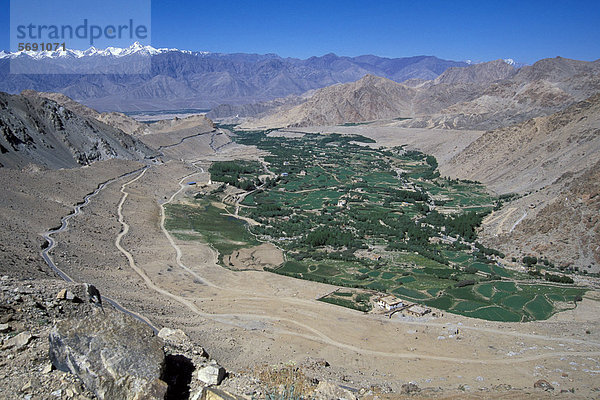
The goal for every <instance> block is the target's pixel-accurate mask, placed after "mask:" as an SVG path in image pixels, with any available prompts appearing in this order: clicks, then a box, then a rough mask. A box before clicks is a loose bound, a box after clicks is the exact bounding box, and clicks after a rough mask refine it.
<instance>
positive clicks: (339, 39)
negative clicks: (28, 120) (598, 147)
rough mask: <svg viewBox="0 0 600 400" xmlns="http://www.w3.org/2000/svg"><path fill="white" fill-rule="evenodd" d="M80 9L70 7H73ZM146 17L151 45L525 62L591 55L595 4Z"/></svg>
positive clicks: (0, 5)
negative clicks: (149, 22)
mask: <svg viewBox="0 0 600 400" xmlns="http://www.w3.org/2000/svg"><path fill="white" fill-rule="evenodd" d="M33 1H35V0H33ZM98 1H99V0H98ZM44 3H52V2H48V1H47V0H46V1H44ZM85 3H86V2H85V1H77V2H74V1H71V4H72V5H75V4H76V5H77V7H78V9H79V10H82V9H83V10H86V7H87V6H86V5H85ZM96 4H98V3H96ZM90 10H91V8H90ZM111 11H112V12H114V13H115V15H118V12H119V11H118V10H111ZM151 11H152V26H151V28H152V29H151V34H152V45H153V46H155V47H177V48H181V49H187V50H205V51H211V52H223V53H233V52H243V53H260V54H264V53H276V54H279V55H281V56H284V57H299V58H307V57H310V56H313V55H323V54H326V53H330V52H333V53H336V54H338V55H348V56H355V55H360V54H375V55H379V56H387V57H406V56H413V55H423V54H424V55H435V56H438V57H440V58H445V59H452V60H467V59H470V60H473V61H488V60H494V59H498V58H514V59H515V60H517V61H520V62H524V63H533V62H535V61H537V60H539V59H541V58H547V57H555V56H562V57H568V58H575V59H580V60H595V59H598V58H600V23H599V20H600V1H597V0H596V1H576V0H574V1H564V0H555V1H547V0H546V1H527V0H521V1H513V0H508V1H506V0H505V1H460V0H445V1H435V0H432V1H427V0H413V1H405V0H396V1H387V0H380V1H352V0H346V1H328V0H320V1H313V0H305V1H285V0H279V1H272V0H258V1H256V0H255V1H210V2H207V1H190V0H180V1H176V2H175V1H161V0H154V1H152V10H151ZM9 15H10V13H9V1H8V0H0V49H9V47H10V43H9V22H10V18H9Z"/></svg>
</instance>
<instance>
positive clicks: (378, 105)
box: [256, 75, 415, 127]
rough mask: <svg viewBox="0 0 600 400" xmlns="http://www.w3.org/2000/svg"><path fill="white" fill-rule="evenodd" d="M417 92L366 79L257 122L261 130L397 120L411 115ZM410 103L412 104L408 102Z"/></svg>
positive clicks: (318, 93) (321, 92)
mask: <svg viewBox="0 0 600 400" xmlns="http://www.w3.org/2000/svg"><path fill="white" fill-rule="evenodd" d="M414 95H415V93H414V89H412V88H408V87H406V86H403V85H401V84H398V83H396V82H393V81H391V80H389V79H385V78H380V77H376V76H373V75H366V76H365V77H363V78H362V79H360V80H358V81H356V82H353V83H346V84H340V85H334V86H330V87H327V88H324V89H321V90H318V91H316V92H315V94H314V95H313V96H312V97H311V98H310V99H309V100H307V101H306V102H305V103H303V104H301V105H299V106H296V107H293V108H292V109H290V110H285V111H280V112H278V113H276V114H274V115H271V116H266V117H264V118H262V119H260V120H259V121H257V122H256V125H257V126H260V125H265V126H278V127H282V126H309V125H337V124H341V123H344V122H353V121H371V120H375V119H383V118H395V117H397V116H401V115H406V114H408V113H410V112H411V103H410V99H411V98H412V97H414ZM404 99H408V100H404Z"/></svg>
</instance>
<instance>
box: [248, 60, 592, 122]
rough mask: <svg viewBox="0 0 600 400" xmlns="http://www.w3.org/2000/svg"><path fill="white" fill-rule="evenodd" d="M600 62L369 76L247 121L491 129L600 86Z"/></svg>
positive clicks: (564, 103) (550, 62)
mask: <svg viewBox="0 0 600 400" xmlns="http://www.w3.org/2000/svg"><path fill="white" fill-rule="evenodd" d="M599 74H600V61H596V62H584V61H576V60H568V59H564V58H556V59H547V60H541V61H539V62H537V63H536V64H534V65H533V66H530V67H522V68H521V69H518V70H517V69H515V68H514V67H513V66H511V65H508V64H507V63H505V62H504V61H502V60H498V61H492V62H489V63H483V64H476V65H472V66H469V67H465V68H450V69H448V70H446V71H445V72H444V73H442V74H441V75H440V76H439V77H437V78H436V79H434V80H430V81H420V80H416V81H415V80H413V81H411V82H407V84H399V83H396V82H393V81H390V80H386V79H383V78H378V77H374V76H371V75H368V76H366V77H364V78H363V79H360V80H359V81H357V82H354V83H349V84H343V85H334V86H331V87H328V88H324V89H320V90H318V91H316V92H315V94H314V95H313V96H312V97H311V98H310V99H308V100H307V101H306V102H305V103H303V104H301V105H298V106H296V107H293V108H291V109H285V110H280V111H277V112H274V113H273V114H271V115H268V116H265V117H262V118H258V119H256V120H250V121H248V122H247V123H245V124H243V125H242V127H247V128H256V127H261V126H263V127H288V126H310V125H335V124H342V123H357V122H365V121H371V120H375V119H396V118H410V119H409V120H405V121H400V122H397V123H396V124H397V125H398V126H402V127H413V128H449V129H479V130H482V129H493V128H498V127H503V126H508V125H511V124H514V123H519V122H523V121H526V120H528V119H530V118H533V117H537V116H543V115H549V114H551V113H553V112H556V111H559V110H562V109H563V108H565V107H567V106H569V105H570V104H573V103H575V102H577V101H581V100H584V99H585V98H587V97H589V96H591V95H592V94H594V93H596V92H597V91H599V90H600V75H599Z"/></svg>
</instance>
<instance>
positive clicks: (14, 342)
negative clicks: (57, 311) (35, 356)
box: [2, 332, 33, 350]
mask: <svg viewBox="0 0 600 400" xmlns="http://www.w3.org/2000/svg"><path fill="white" fill-rule="evenodd" d="M31 339H33V336H32V335H31V333H29V332H21V333H19V334H18V335H16V336H13V337H11V338H10V339H7V340H5V341H4V345H3V346H2V348H4V349H10V348H13V347H14V348H16V349H17V350H22V349H24V348H25V347H27V345H28V344H29V342H30V341H31Z"/></svg>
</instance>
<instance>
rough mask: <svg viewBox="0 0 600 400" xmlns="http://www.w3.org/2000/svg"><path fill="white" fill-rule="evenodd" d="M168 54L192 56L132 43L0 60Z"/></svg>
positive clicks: (4, 55)
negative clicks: (122, 46)
mask: <svg viewBox="0 0 600 400" xmlns="http://www.w3.org/2000/svg"><path fill="white" fill-rule="evenodd" d="M169 52H179V53H183V54H192V52H191V51H189V50H179V49H169V48H159V49H157V48H154V47H152V46H148V45H146V46H144V45H142V44H140V43H139V42H135V43H133V44H132V45H131V46H129V47H126V48H120V47H107V48H106V49H97V48H95V47H94V46H92V47H90V48H89V49H87V50H72V49H66V50H63V49H62V48H61V49H59V50H56V51H17V52H13V53H7V52H5V51H1V52H0V58H16V57H19V56H23V55H25V56H29V57H31V58H34V59H36V60H40V59H45V58H52V59H56V58H68V57H70V58H82V57H94V56H104V57H114V58H120V57H125V56H130V55H134V54H135V55H142V56H154V55H157V54H162V53H169ZM195 54H209V53H208V52H195Z"/></svg>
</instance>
